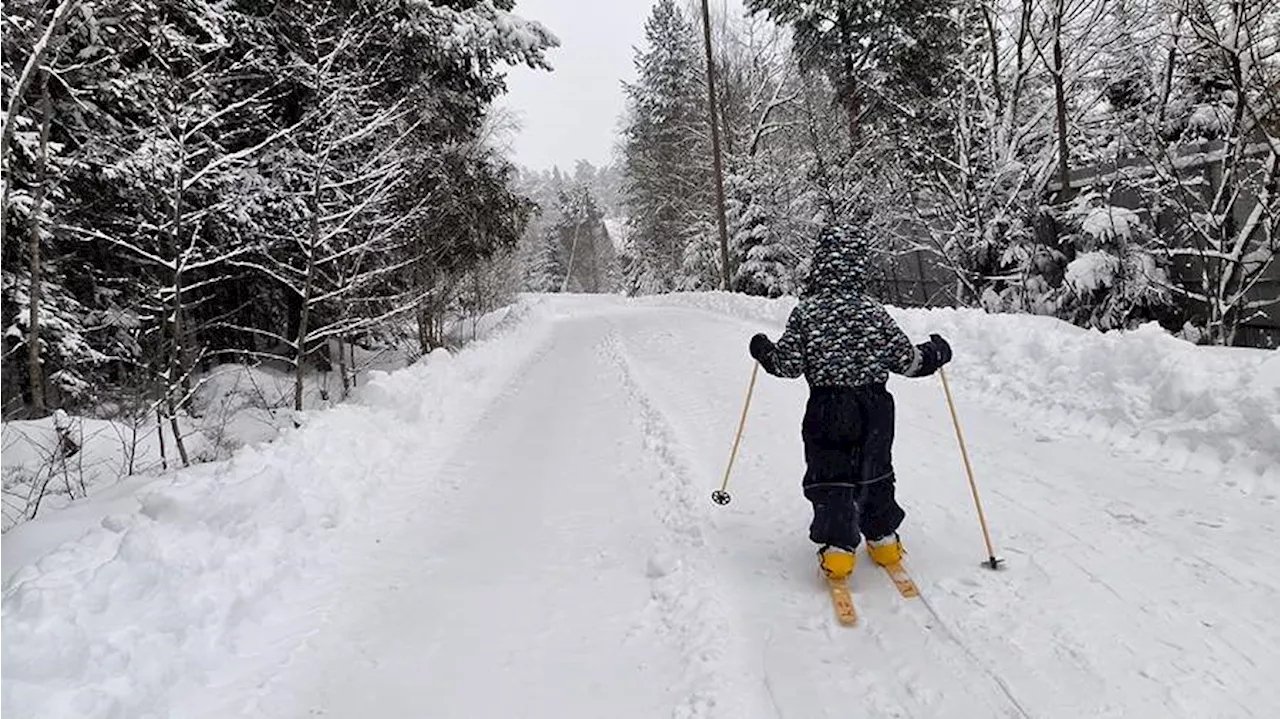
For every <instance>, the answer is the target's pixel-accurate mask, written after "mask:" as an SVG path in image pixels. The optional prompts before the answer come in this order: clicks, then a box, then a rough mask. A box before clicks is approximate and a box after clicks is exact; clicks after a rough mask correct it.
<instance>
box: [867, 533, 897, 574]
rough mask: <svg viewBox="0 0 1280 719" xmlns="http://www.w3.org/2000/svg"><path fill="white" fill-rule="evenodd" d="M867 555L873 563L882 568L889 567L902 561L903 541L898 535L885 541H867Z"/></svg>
mask: <svg viewBox="0 0 1280 719" xmlns="http://www.w3.org/2000/svg"><path fill="white" fill-rule="evenodd" d="M867 554H870V555H871V561H873V562H875V563H876V564H879V565H880V566H882V567H888V566H890V565H892V564H897V563H899V562H901V561H902V541H901V540H900V539H898V535H897V534H896V533H894V534H890V535H889V536H887V537H884V538H883V539H876V540H870V539H869V540H867Z"/></svg>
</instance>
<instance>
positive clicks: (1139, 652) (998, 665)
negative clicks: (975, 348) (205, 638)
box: [281, 308, 1280, 717]
mask: <svg viewBox="0 0 1280 719" xmlns="http://www.w3.org/2000/svg"><path fill="white" fill-rule="evenodd" d="M754 329H756V328H755V327H754V326H752V325H751V324H749V323H746V322H742V321H739V320H734V319H729V318H725V317H722V316H716V315H713V314H710V313H707V312H702V311H697V310H688V309H669V308H668V309H661V308H650V309H631V308H619V309H617V310H616V311H608V310H607V308H606V309H603V310H600V311H592V312H589V313H585V314H584V315H583V316H581V317H578V318H576V319H568V320H565V321H562V322H561V323H560V324H559V325H558V326H557V327H556V328H555V330H554V332H553V333H552V335H551V338H550V339H549V341H548V344H547V345H546V346H544V347H543V348H542V349H541V350H540V351H539V352H538V353H537V355H536V357H535V358H534V359H533V360H531V361H530V363H529V364H528V365H527V366H526V367H525V368H524V369H523V371H522V372H521V373H520V374H519V377H518V379H517V380H516V381H515V382H514V383H513V384H512V385H511V386H510V387H509V389H508V391H507V392H506V393H505V394H504V395H503V396H501V397H500V398H499V399H498V400H497V401H496V402H495V403H494V404H493V405H491V406H490V408H489V410H488V412H487V414H486V416H485V418H484V419H483V421H481V422H480V423H479V424H478V425H477V426H476V428H475V430H474V431H473V433H472V434H471V436H470V437H469V438H468V439H467V440H466V442H465V443H464V444H463V445H462V446H461V447H460V448H459V449H458V450H457V451H456V453H455V455H454V456H453V458H452V459H451V460H450V461H449V462H448V463H447V465H446V466H445V468H444V470H443V472H442V473H441V475H440V476H439V478H438V479H437V481H435V482H432V483H426V484H424V485H423V488H421V489H406V490H405V492H406V493H405V494H403V495H389V496H388V497H387V503H386V506H387V507H389V508H394V509H393V511H392V512H391V513H389V515H388V516H381V517H379V518H378V520H377V521H376V522H375V524H376V525H378V531H377V532H376V533H374V535H371V536H373V537H374V539H373V540H372V542H370V543H366V544H365V545H364V546H355V547H352V556H351V558H350V559H349V564H350V565H352V566H353V567H355V569H354V570H353V574H352V575H351V577H350V578H349V579H348V581H347V582H346V586H349V587H351V591H350V592H349V593H348V594H347V595H346V596H345V597H344V600H343V601H342V603H341V605H340V606H339V607H338V608H337V610H336V611H335V612H334V613H333V616H334V617H335V619H334V621H333V624H332V625H331V626H330V627H329V628H328V629H327V630H326V631H325V632H323V633H322V634H321V635H320V636H319V637H318V638H317V639H316V640H315V641H314V642H313V645H312V649H311V651H310V652H309V653H306V654H304V655H303V656H301V657H300V658H299V660H298V662H296V663H295V665H294V667H293V668H292V670H291V672H290V673H289V674H288V676H287V677H286V678H285V679H283V680H282V682H281V683H282V684H283V685H285V686H287V687H288V688H289V691H288V693H289V695H290V696H291V697H293V698H294V699H295V700H296V701H298V702H299V704H298V705H297V712H298V715H299V716H301V715H306V714H308V713H310V714H323V715H326V716H364V715H376V716H435V717H455V716H456V717H463V716H468V717H471V716H495V717H501V716H522V717H535V716H548V717H551V716H583V717H587V716H602V715H608V716H635V717H653V716H676V717H771V716H790V717H825V716H831V717H848V716H876V717H881V716H888V717H894V716H902V717H910V716H915V717H975V716H983V717H995V716H1009V717H1018V716H1032V717H1079V716H1136V715H1159V716H1166V717H1176V716H1187V717H1192V716H1195V717H1199V716H1267V715H1269V714H1271V713H1272V712H1274V711H1275V710H1276V709H1277V708H1278V707H1280V695H1277V692H1276V689H1275V687H1274V682H1272V681H1270V680H1269V679H1268V677H1271V676H1274V675H1275V672H1276V670H1277V668H1278V665H1277V661H1276V658H1277V650H1276V648H1275V647H1277V646H1280V641H1278V640H1280V631H1278V630H1277V627H1276V625H1275V623H1274V622H1273V621H1272V620H1271V614H1272V610H1271V608H1272V607H1273V606H1274V603H1275V600H1276V598H1277V597H1278V596H1280V591H1278V590H1280V587H1277V577H1280V573H1277V572H1276V571H1275V570H1276V568H1277V559H1276V557H1275V556H1274V555H1273V554H1272V553H1271V552H1269V550H1268V547H1270V546H1273V545H1271V544H1270V543H1268V542H1266V541H1259V540H1260V538H1265V537H1268V536H1274V529H1275V519H1274V512H1273V511H1271V508H1269V507H1264V506H1257V505H1255V504H1254V503H1252V502H1248V501H1241V498H1240V497H1239V495H1232V494H1229V493H1227V492H1224V491H1219V488H1218V486H1217V485H1216V483H1215V482H1213V481H1210V480H1208V479H1207V478H1202V477H1197V476H1195V474H1194V473H1190V472H1170V471H1167V470H1164V469H1162V468H1160V467H1159V466H1157V465H1154V464H1150V463H1145V462H1141V461H1138V460H1136V459H1129V458H1125V457H1121V456H1116V455H1115V454H1114V453H1113V452H1112V451H1110V450H1109V449H1108V448H1107V447H1106V446H1103V445H1098V444H1095V443H1093V442H1091V441H1089V440H1086V439H1078V438H1077V439H1064V438H1058V437H1054V436H1053V435H1052V434H1051V433H1048V432H1045V431H1043V428H1040V427H1035V426H1027V427H1018V426H1011V424H1010V423H1009V422H1008V421H1007V420H1006V419H1004V418H1003V417H1001V416H1000V415H999V414H996V413H993V412H991V411H989V410H984V409H983V408H982V407H981V406H980V405H979V404H978V403H977V402H975V401H974V400H975V399H976V398H966V397H964V396H963V394H961V396H960V398H959V400H960V402H961V403H962V406H961V416H962V418H963V420H964V421H965V423H966V430H967V431H968V434H969V438H970V442H971V444H972V448H973V459H974V463H975V466H976V468H977V471H978V474H979V482H980V484H981V486H983V487H984V488H985V490H986V495H987V497H986V499H987V504H988V511H989V514H990V517H991V520H992V523H993V526H994V528H995V530H996V538H997V541H998V543H999V544H1000V547H1001V550H1002V552H1003V553H1004V555H1005V556H1006V557H1007V559H1008V563H1009V564H1008V569H1007V570H1005V571H1003V572H1000V573H991V572H988V571H986V570H984V569H982V568H980V567H979V566H978V562H979V560H981V559H982V558H983V556H982V555H983V551H982V544H981V538H980V535H979V533H978V529H977V526H976V522H975V520H974V517H973V509H972V501H971V499H970V497H969V496H968V488H967V485H966V484H965V482H964V479H963V475H962V474H961V473H960V465H959V460H958V456H957V452H956V449H955V443H954V438H953V437H952V435H951V434H950V433H951V427H950V425H949V419H948V418H947V415H946V414H945V412H946V409H945V405H944V404H943V400H942V395H941V390H940V388H939V387H938V384H937V381H936V379H924V380H916V381H895V382H894V383H893V385H892V389H893V391H894V392H895V394H896V396H897V399H898V422H899V425H898V440H897V445H896V449H897V451H896V457H897V467H898V472H899V484H900V495H901V498H902V501H903V503H904V505H905V507H906V508H907V510H908V512H909V517H908V520H907V524H906V525H905V526H904V537H905V541H906V543H907V547H908V551H909V552H910V554H909V559H908V561H909V564H910V566H911V568H912V570H913V572H914V574H915V577H916V579H917V581H918V582H919V583H920V585H921V589H922V591H923V593H924V595H925V602H927V603H928V604H927V605H926V603H925V602H918V601H917V602H912V601H904V600H903V599H901V598H900V597H898V596H897V594H896V592H895V591H894V589H893V587H892V585H891V583H890V582H889V580H888V578H887V577H886V576H884V575H883V574H882V573H881V572H879V571H878V570H876V569H875V568H874V567H873V566H871V565H870V564H869V563H868V562H867V561H866V560H865V557H864V558H863V560H862V566H861V567H860V568H859V570H858V572H857V573H856V574H855V576H854V580H853V587H854V591H855V593H856V597H857V600H858V603H859V609H860V611H861V614H862V623H861V625H860V627H859V628H856V629H853V630H849V629H844V628H840V627H838V626H837V625H835V623H834V621H833V619H832V617H831V611H830V607H829V604H828V600H827V598H826V596H825V592H824V591H823V590H822V584H821V582H820V581H819V579H818V577H817V575H816V570H815V568H814V559H813V555H812V548H811V547H810V546H809V545H808V543H807V541H806V540H805V528H806V526H807V519H808V513H807V509H808V508H807V505H806V504H805V503H804V501H803V499H802V498H801V497H800V494H799V491H798V488H797V484H798V478H799V476H800V474H801V471H802V460H801V453H800V448H799V442H798V429H797V428H798V426H799V419H800V416H801V413H802V411H803V403H804V397H805V389H804V386H803V383H801V382H782V381H777V380H773V379H771V378H770V379H764V378H762V381H761V382H760V384H759V385H758V386H757V395H756V398H755V400H754V403H753V406H752V412H751V415H750V417H749V419H748V423H747V432H746V438H745V439H744V442H743V448H742V451H741V455H740V457H739V463H738V465H737V469H736V471H735V476H734V478H733V480H732V482H731V484H730V491H731V492H732V493H733V495H734V502H733V504H731V505H730V506H729V507H727V508H717V507H714V506H713V505H712V504H711V503H710V502H709V501H708V500H707V496H706V495H707V493H708V492H709V491H710V490H711V489H713V488H714V487H715V485H716V480H717V478H718V476H719V471H720V469H721V467H722V466H723V465H722V463H723V461H724V460H725V453H726V452H727V449H728V446H729V441H730V439H731V437H732V431H733V429H734V423H735V421H736V416H737V411H738V409H739V408H740V403H741V401H742V392H743V390H744V389H745V383H746V380H747V378H748V373H749V367H750V363H749V360H748V359H746V356H745V351H744V347H745V342H744V340H745V338H746V337H748V336H749V335H750V333H751V332H752V331H753V330H754ZM960 349H961V351H963V348H960ZM957 361H958V362H962V361H963V355H961V356H960V359H959V360H957ZM966 400H967V401H966ZM442 488H443V489H442ZM931 608H932V610H934V611H931V610H930V609H931ZM935 611H936V614H935V613H934V612H935Z"/></svg>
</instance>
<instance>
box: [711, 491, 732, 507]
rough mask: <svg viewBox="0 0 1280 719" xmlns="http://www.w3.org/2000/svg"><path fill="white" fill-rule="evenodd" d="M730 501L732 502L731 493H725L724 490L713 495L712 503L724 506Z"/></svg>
mask: <svg viewBox="0 0 1280 719" xmlns="http://www.w3.org/2000/svg"><path fill="white" fill-rule="evenodd" d="M729 500H730V497H729V493H728V492H726V491H724V490H723V489H717V490H716V491H714V492H712V493H711V501H712V502H715V503H716V504H719V505H720V506H724V505H726V504H728V503H729Z"/></svg>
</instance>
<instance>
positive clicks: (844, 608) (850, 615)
mask: <svg viewBox="0 0 1280 719" xmlns="http://www.w3.org/2000/svg"><path fill="white" fill-rule="evenodd" d="M884 571H885V572H886V573H887V574H888V575H889V578H890V579H892V580H893V586H894V587H897V589H898V594H901V595H902V596H903V597H906V598H911V597H918V596H920V589H919V588H918V587H916V583H915V582H914V581H913V580H912V579H911V575H910V574H908V573H907V568H906V567H904V566H902V563H901V562H899V563H895V564H889V565H886V566H885V567H884ZM827 586H828V587H829V588H830V590H831V603H832V605H834V606H835V610H836V619H838V620H839V621H840V623H841V624H844V625H845V626H852V625H854V624H857V623H858V610H857V608H856V607H855V606H854V605H853V593H852V592H850V591H849V579H848V578H847V577H846V578H845V579H828V580H827Z"/></svg>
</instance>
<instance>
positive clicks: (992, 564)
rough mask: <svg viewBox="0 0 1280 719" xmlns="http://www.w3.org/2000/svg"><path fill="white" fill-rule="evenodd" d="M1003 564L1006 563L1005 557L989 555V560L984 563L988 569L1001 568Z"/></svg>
mask: <svg viewBox="0 0 1280 719" xmlns="http://www.w3.org/2000/svg"><path fill="white" fill-rule="evenodd" d="M1002 564H1004V559H1002V558H999V557H995V556H990V557H987V561H985V562H983V563H982V566H984V567H986V568H987V569H993V570H999V569H1001V565H1002Z"/></svg>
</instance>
